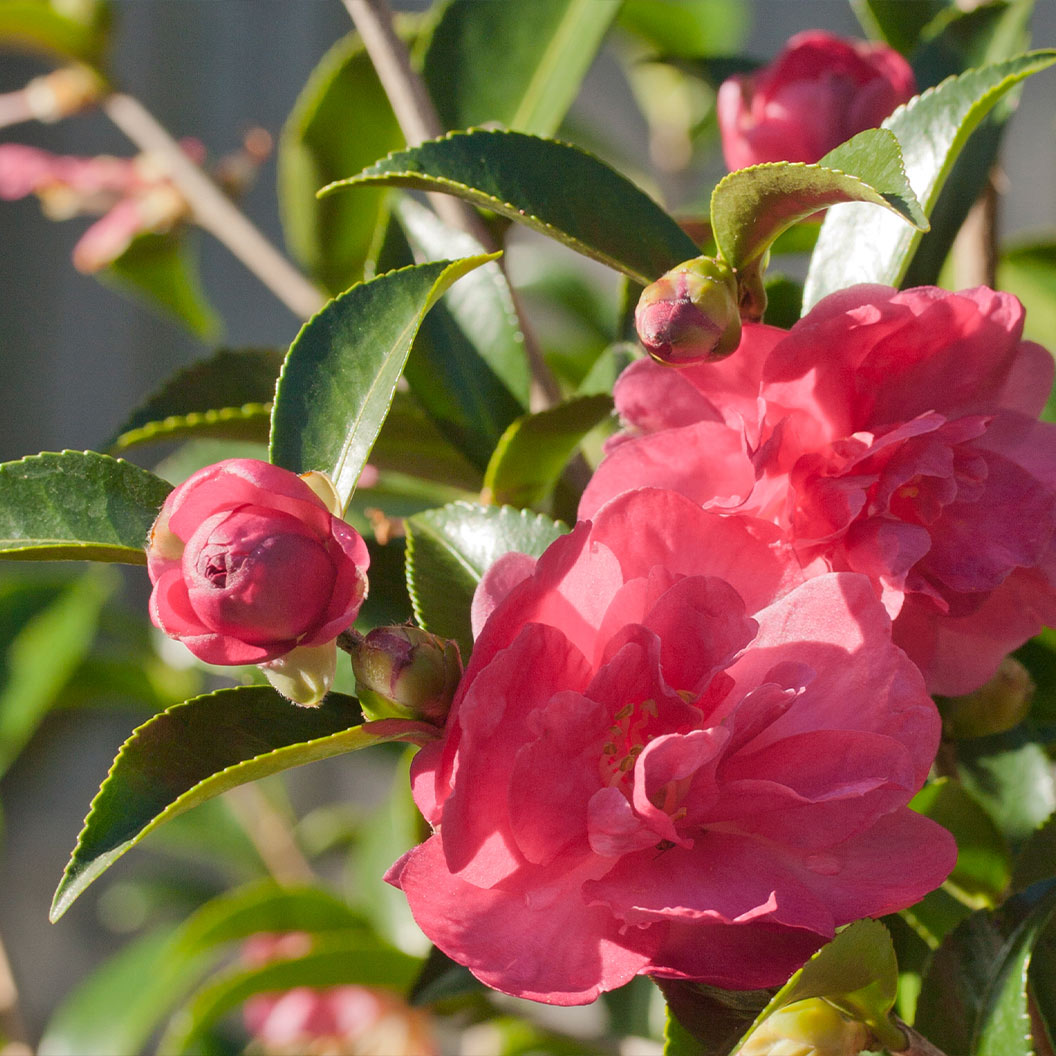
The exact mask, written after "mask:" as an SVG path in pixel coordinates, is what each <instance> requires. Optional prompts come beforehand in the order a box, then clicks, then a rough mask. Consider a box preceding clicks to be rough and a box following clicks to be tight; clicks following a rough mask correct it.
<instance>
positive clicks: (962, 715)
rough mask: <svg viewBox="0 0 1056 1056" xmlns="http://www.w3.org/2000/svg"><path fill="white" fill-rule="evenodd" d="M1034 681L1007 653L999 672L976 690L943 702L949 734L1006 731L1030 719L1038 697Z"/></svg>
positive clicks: (941, 707) (983, 734)
mask: <svg viewBox="0 0 1056 1056" xmlns="http://www.w3.org/2000/svg"><path fill="white" fill-rule="evenodd" d="M1036 688H1037V687H1036V686H1035V685H1034V680H1033V679H1032V678H1031V677H1030V672H1029V671H1028V670H1027V669H1026V668H1025V667H1024V666H1023V665H1022V664H1021V663H1020V662H1019V661H1018V660H1017V659H1016V658H1015V657H1014V656H1006V657H1005V658H1004V660H1002V661H1001V666H1000V667H999V668H998V669H997V673H996V674H995V675H994V676H993V678H991V679H990V681H989V682H987V683H985V684H984V685H982V686H980V687H979V688H978V689H977V690H976V691H975V692H974V693H968V694H966V695H965V696H963V697H947V698H945V699H942V700H940V701H939V710H940V712H941V713H942V725H943V728H944V730H945V732H946V734H947V736H949V737H956V738H960V739H965V738H969V737H988V736H989V735H990V734H992V733H1003V732H1004V731H1005V730H1010V729H1012V727H1013V726H1016V725H1018V724H1019V723H1020V722H1022V721H1023V719H1025V718H1026V715H1027V712H1028V711H1029V710H1030V702H1031V701H1032V700H1033V699H1034V690H1035V689H1036Z"/></svg>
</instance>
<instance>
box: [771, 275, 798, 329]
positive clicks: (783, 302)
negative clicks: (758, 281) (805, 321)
mask: <svg viewBox="0 0 1056 1056" xmlns="http://www.w3.org/2000/svg"><path fill="white" fill-rule="evenodd" d="M764 285H765V288H766V314H765V315H764V316H763V321H764V322H765V323H766V324H767V325H768V326H780V327H781V328H782V329H785V330H788V329H789V328H791V327H792V326H793V324H794V323H795V322H796V321H797V320H798V319H799V317H800V316H801V315H802V314H803V286H802V284H801V283H798V282H796V280H795V279H790V278H789V277H788V276H787V275H782V274H781V273H780V272H775V271H770V272H767V274H766V281H765V283H764Z"/></svg>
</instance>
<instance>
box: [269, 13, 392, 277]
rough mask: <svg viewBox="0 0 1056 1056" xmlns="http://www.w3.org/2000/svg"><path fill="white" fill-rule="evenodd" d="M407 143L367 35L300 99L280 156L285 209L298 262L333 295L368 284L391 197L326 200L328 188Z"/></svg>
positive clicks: (320, 70)
mask: <svg viewBox="0 0 1056 1056" xmlns="http://www.w3.org/2000/svg"><path fill="white" fill-rule="evenodd" d="M402 143H403V135H402V133H401V132H400V126H399V125H398V124H397V122H396V118H395V116H394V115H393V113H392V107H391V106H390V105H389V100H388V97H387V96H386V94H385V90H384V89H383V88H382V87H381V84H380V82H379V81H378V77H377V74H376V73H375V72H374V67H373V65H372V64H371V61H370V57H369V56H368V55H367V53H366V52H365V51H364V50H363V45H362V43H361V41H360V39H359V35H358V34H355V33H352V34H349V35H348V36H347V37H345V38H344V39H342V40H340V41H338V42H337V44H335V45H334V46H333V47H332V48H331V49H330V50H329V51H328V52H327V53H326V55H324V56H323V58H322V60H321V61H320V63H319V65H318V66H317V67H316V68H315V70H314V72H313V73H312V75H311V77H310V78H309V79H308V83H307V84H306V85H305V86H304V88H303V89H302V90H301V94H300V95H299V96H298V97H297V102H296V103H295V104H294V107H293V110H292V111H291V113H290V116H289V118H288V119H287V121H286V125H285V127H284V128H283V131H282V136H281V138H280V139H279V148H278V182H279V204H280V207H281V216H282V225H283V229H284V231H285V233H286V240H287V242H288V243H289V246H290V249H291V251H292V252H293V254H294V256H296V257H297V259H298V260H299V261H300V262H301V263H302V264H303V265H304V266H305V267H306V268H307V269H308V271H309V272H310V273H311V274H312V276H313V277H314V278H316V279H317V280H318V281H319V282H321V283H322V284H323V285H324V286H325V287H326V288H327V289H328V290H330V292H331V293H338V292H340V291H341V290H344V289H347V287H349V286H350V285H351V284H352V283H353V282H356V281H358V280H359V279H361V278H362V277H363V268H364V264H365V262H366V261H367V259H368V257H369V255H370V250H371V244H372V242H373V240H374V237H375V231H376V230H377V228H378V225H379V223H380V222H381V219H382V217H383V215H384V207H385V191H384V190H368V191H366V192H365V193H364V194H363V195H362V196H357V197H355V198H352V197H345V196H341V197H336V198H324V199H318V198H316V196H315V192H316V191H317V190H319V188H320V187H323V186H325V185H326V184H328V183H332V182H333V181H334V180H337V179H340V178H341V177H342V176H344V175H346V174H347V173H349V172H356V171H358V170H359V169H361V168H363V166H365V165H369V164H370V163H371V162H372V161H373V160H374V159H375V158H380V157H382V156H384V155H385V154H387V153H388V152H389V151H390V150H397V149H398V148H399V147H400V146H401V145H402Z"/></svg>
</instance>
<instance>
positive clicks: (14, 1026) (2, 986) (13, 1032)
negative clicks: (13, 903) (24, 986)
mask: <svg viewBox="0 0 1056 1056" xmlns="http://www.w3.org/2000/svg"><path fill="white" fill-rule="evenodd" d="M0 1050H2V1052H3V1053H4V1056H23V1054H25V1056H29V1054H30V1053H32V1051H33V1050H32V1049H31V1048H30V1045H29V1034H28V1033H27V1032H26V1025H25V1022H24V1021H23V1019H22V1012H21V1009H20V1008H19V1004H18V987H17V986H16V985H15V977H14V974H13V973H12V971H11V964H10V963H9V961H8V959H7V952H6V951H5V950H4V943H3V940H2V939H0Z"/></svg>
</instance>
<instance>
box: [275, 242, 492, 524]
mask: <svg viewBox="0 0 1056 1056" xmlns="http://www.w3.org/2000/svg"><path fill="white" fill-rule="evenodd" d="M493 259H494V257H493V256H488V257H470V258H467V259H464V260H457V261H449V260H440V261H435V262H433V263H430V264H420V265H417V266H415V267H410V268H404V269H402V270H400V271H394V272H389V273H388V274H386V275H379V276H378V277H377V278H376V279H372V280H371V281H370V282H364V283H360V284H359V285H358V286H353V287H352V289H350V290H349V291H348V292H347V293H343V294H342V295H341V296H340V297H337V298H335V299H334V300H332V301H331V302H330V303H329V304H328V305H327V306H326V307H325V308H323V309H322V311H320V312H319V313H318V314H317V315H314V316H312V318H311V319H309V320H308V322H307V323H305V324H304V326H303V327H302V328H301V332H300V333H299V334H298V335H297V338H296V339H295V340H294V342H293V345H292V346H291V347H290V351H289V355H288V356H287V357H286V363H285V365H284V366H283V368H282V375H281V377H280V378H279V384H278V387H277V389H276V391H275V406H274V408H273V410H272V419H271V423H272V424H271V460H272V461H273V462H274V463H275V464H276V465H280V466H283V467H284V468H286V469H290V470H293V471H294V472H296V473H305V472H307V471H308V470H313V469H314V470H321V471H322V472H324V473H327V474H329V476H330V478H331V479H332V480H333V482H334V485H335V486H336V488H337V492H338V494H339V495H340V496H341V498H342V500H343V501H344V503H345V504H346V505H347V504H348V500H349V499H350V497H351V495H352V492H353V491H354V490H355V487H356V481H357V480H358V479H359V474H360V472H361V471H362V469H363V466H364V465H365V464H366V461H367V456H368V455H369V454H370V449H371V447H373V445H374V441H375V439H376V438H377V435H378V431H379V430H380V429H381V425H382V423H383V422H384V420H385V415H386V414H387V413H388V410H389V405H390V404H391V403H392V397H393V393H394V392H395V391H396V382H397V381H398V380H399V377H400V374H401V372H402V371H403V365H404V363H405V362H406V361H407V356H408V353H409V352H410V350H411V343H412V342H413V341H414V335H415V333H416V332H417V330H418V327H419V326H420V325H421V321H422V318H423V317H424V315H425V313H426V312H428V311H429V309H430V308H431V307H432V306H433V304H435V303H436V301H437V299H438V298H439V297H440V295H441V294H442V293H443V292H444V291H445V290H446V289H447V288H448V286H450V285H451V284H452V283H453V282H455V281H456V280H457V279H459V278H461V277H462V276H463V275H465V274H466V273H467V272H469V271H472V270H473V268H476V267H479V266H480V265H481V264H484V263H486V262H487V261H489V260H493Z"/></svg>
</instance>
